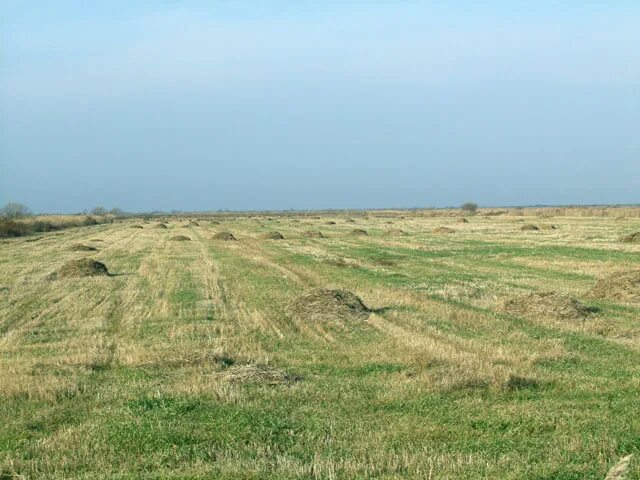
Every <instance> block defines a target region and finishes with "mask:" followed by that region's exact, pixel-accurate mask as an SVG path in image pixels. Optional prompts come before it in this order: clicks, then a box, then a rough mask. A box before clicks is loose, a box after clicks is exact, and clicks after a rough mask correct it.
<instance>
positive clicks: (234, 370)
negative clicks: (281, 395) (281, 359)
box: [218, 363, 300, 385]
mask: <svg viewBox="0 0 640 480" xmlns="http://www.w3.org/2000/svg"><path fill="white" fill-rule="evenodd" d="M218 375H219V377H220V378H221V379H223V380H224V381H227V382H230V383H262V384H267V385H282V384H288V383H295V382H298V381H300V377H298V376H296V375H290V374H288V373H287V372H285V371H284V370H280V369H277V368H274V367H270V366H269V365H263V364H253V363H249V364H244V365H231V366H230V367H228V368H226V369H225V370H223V371H222V372H220V373H218Z"/></svg>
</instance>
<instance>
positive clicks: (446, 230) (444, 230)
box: [431, 227, 456, 233]
mask: <svg viewBox="0 0 640 480" xmlns="http://www.w3.org/2000/svg"><path fill="white" fill-rule="evenodd" d="M431 231H432V232H433V233H455V232H456V231H455V230H454V229H453V228H449V227H438V228H434V229H433V230H431Z"/></svg>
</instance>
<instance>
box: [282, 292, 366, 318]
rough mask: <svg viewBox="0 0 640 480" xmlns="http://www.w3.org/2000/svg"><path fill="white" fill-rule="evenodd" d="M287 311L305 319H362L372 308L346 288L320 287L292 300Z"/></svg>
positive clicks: (295, 316)
mask: <svg viewBox="0 0 640 480" xmlns="http://www.w3.org/2000/svg"><path fill="white" fill-rule="evenodd" d="M286 310H287V313H288V314H289V315H290V316H292V317H294V318H298V319H301V320H305V321H311V322H322V321H327V320H336V319H338V320H345V321H362V320H366V319H367V318H368V317H369V315H370V314H371V310H370V309H369V308H368V307H367V306H366V305H365V304H364V303H363V302H362V300H361V299H360V298H359V297H358V296H357V295H355V294H353V293H351V292H348V291H346V290H332V289H327V288H319V289H316V290H311V291H310V292H307V293H305V294H303V295H301V296H299V297H298V298H296V299H295V300H294V301H293V302H291V303H290V304H289V305H288V306H287V309H286Z"/></svg>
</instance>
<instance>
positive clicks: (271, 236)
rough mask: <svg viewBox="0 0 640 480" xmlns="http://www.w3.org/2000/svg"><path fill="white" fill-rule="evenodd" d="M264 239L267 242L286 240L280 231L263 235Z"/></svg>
mask: <svg viewBox="0 0 640 480" xmlns="http://www.w3.org/2000/svg"><path fill="white" fill-rule="evenodd" d="M262 238H264V239H265V240H284V236H283V235H282V234H281V233H280V232H278V231H273V232H267V233H265V234H263V235H262Z"/></svg>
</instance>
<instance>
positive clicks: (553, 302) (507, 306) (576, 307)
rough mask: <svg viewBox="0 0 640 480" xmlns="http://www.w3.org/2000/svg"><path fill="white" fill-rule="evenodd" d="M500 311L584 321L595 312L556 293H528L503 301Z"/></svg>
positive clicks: (527, 315)
mask: <svg viewBox="0 0 640 480" xmlns="http://www.w3.org/2000/svg"><path fill="white" fill-rule="evenodd" d="M500 310H501V311H503V312H506V313H510V314H512V315H522V316H526V317H532V318H557V319H561V320H585V319H587V318H588V317H589V315H591V314H592V313H594V312H595V309H594V308H593V307H589V306H587V305H585V304H583V303H581V302H579V301H578V300H577V299H575V298H573V297H570V296H568V295H564V294H561V293H557V292H540V293H529V294H526V295H522V296H520V297H516V298H512V299H509V300H507V301H505V302H504V303H503V304H502V305H501V306H500Z"/></svg>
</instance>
